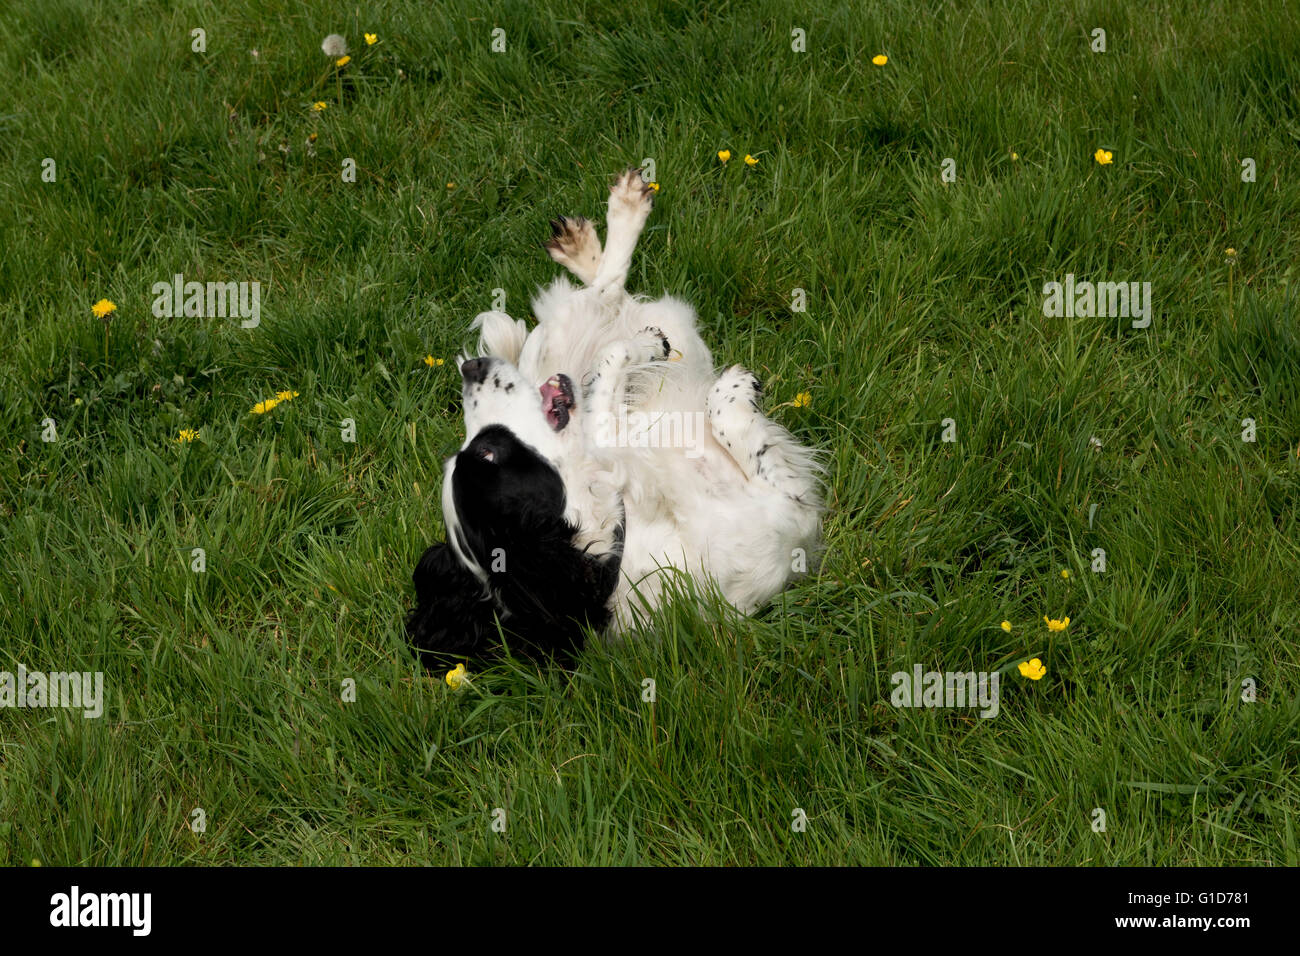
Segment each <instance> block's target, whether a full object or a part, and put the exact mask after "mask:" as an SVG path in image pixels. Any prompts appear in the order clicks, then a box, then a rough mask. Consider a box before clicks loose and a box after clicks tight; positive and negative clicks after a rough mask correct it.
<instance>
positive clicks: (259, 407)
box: [253, 398, 280, 415]
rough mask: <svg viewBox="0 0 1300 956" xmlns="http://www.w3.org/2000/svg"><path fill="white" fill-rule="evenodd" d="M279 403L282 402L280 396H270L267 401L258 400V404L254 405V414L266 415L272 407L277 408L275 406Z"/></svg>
mask: <svg viewBox="0 0 1300 956" xmlns="http://www.w3.org/2000/svg"><path fill="white" fill-rule="evenodd" d="M279 404H280V400H279V399H278V398H268V399H267V400H266V401H264V402H258V403H257V404H256V405H254V406H253V414H254V415H265V414H266V413H267V412H269V411H270V410H271V409H273V408H275V406H277V405H279Z"/></svg>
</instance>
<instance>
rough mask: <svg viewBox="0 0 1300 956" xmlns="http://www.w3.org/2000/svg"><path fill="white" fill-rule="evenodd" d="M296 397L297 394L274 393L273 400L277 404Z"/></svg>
mask: <svg viewBox="0 0 1300 956" xmlns="http://www.w3.org/2000/svg"><path fill="white" fill-rule="evenodd" d="M297 397H298V393H297V392H276V393H275V400H276V401H277V402H288V401H292V400H293V399H295V398H297Z"/></svg>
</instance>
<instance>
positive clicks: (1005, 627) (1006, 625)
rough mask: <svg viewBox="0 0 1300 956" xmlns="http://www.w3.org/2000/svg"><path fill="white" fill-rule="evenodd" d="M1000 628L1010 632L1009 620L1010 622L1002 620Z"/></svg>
mask: <svg viewBox="0 0 1300 956" xmlns="http://www.w3.org/2000/svg"><path fill="white" fill-rule="evenodd" d="M1002 630H1004V631H1007V632H1010V630H1011V622H1010V621H1003V622H1002Z"/></svg>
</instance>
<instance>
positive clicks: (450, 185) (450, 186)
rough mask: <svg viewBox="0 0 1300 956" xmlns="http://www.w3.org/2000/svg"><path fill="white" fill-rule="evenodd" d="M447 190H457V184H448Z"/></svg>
mask: <svg viewBox="0 0 1300 956" xmlns="http://www.w3.org/2000/svg"><path fill="white" fill-rule="evenodd" d="M447 188H448V189H455V188H456V184H455V183H448V184H447Z"/></svg>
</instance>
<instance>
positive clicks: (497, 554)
mask: <svg viewBox="0 0 1300 956" xmlns="http://www.w3.org/2000/svg"><path fill="white" fill-rule="evenodd" d="M652 205H653V191H652V190H651V188H650V187H649V186H647V185H646V183H645V182H644V181H643V180H642V178H641V175H640V172H639V171H638V170H636V169H630V170H628V171H627V172H625V173H624V174H623V175H622V176H620V177H619V178H618V179H617V181H616V182H615V183H614V185H613V187H612V188H611V190H610V195H609V206H608V212H607V216H606V236H605V244H604V247H603V248H602V247H601V243H600V239H599V237H598V235H597V233H596V229H595V227H594V226H593V225H592V223H591V222H590V221H588V220H587V219H585V218H582V217H574V218H567V217H562V218H560V219H557V220H555V221H553V222H552V224H551V225H552V232H553V235H552V238H551V240H550V241H549V242H547V243H546V245H545V248H546V250H547V252H548V253H549V254H550V256H551V258H552V259H554V260H555V261H556V262H557V263H559V264H560V265H562V266H564V267H565V268H566V269H568V271H569V272H571V273H573V275H574V276H575V277H576V278H578V279H579V280H580V281H581V283H582V285H581V286H575V285H574V284H573V283H572V282H570V281H569V280H568V279H566V278H565V277H563V276H561V277H560V278H559V279H557V280H556V281H555V282H554V283H553V284H551V285H550V286H549V287H547V288H545V289H543V290H541V291H540V292H539V293H538V295H537V297H536V298H535V299H534V300H533V310H534V314H535V315H536V317H537V325H536V327H534V328H533V329H532V330H531V331H530V330H529V328H528V326H527V325H526V324H525V323H524V321H523V320H521V319H512V318H511V317H510V316H509V315H506V314H505V313H503V312H484V313H481V314H480V315H478V316H477V317H476V318H475V319H474V321H473V323H472V325H471V326H470V329H471V331H477V332H478V333H479V345H478V356H477V357H472V358H471V357H468V356H465V355H462V356H460V358H459V359H458V363H459V367H460V373H461V377H462V380H463V384H462V397H463V403H464V416H465V442H464V444H463V445H462V447H461V449H460V451H459V453H457V454H456V455H455V456H454V457H453V458H451V459H449V460H448V461H447V463H446V467H445V469H444V473H443V482H442V512H443V524H444V527H445V529H446V541H445V542H443V543H438V544H435V545H433V546H432V547H430V548H429V549H428V550H427V551H425V552H424V555H423V556H422V557H421V558H420V561H419V563H418V565H417V566H416V568H415V572H414V574H413V576H412V578H413V581H414V583H415V590H416V597H417V603H416V606H415V609H414V610H413V611H412V612H411V614H410V616H409V618H408V620H407V632H408V636H409V638H410V640H411V643H412V644H413V645H414V646H415V648H416V649H417V651H418V652H419V653H420V655H421V656H422V658H423V659H424V661H425V663H426V664H427V665H428V666H429V667H430V668H433V667H436V666H445V665H451V664H454V663H455V662H458V661H484V660H489V659H491V658H493V657H495V656H496V655H497V654H498V653H499V651H500V649H501V645H502V641H503V640H504V644H505V645H506V646H508V647H509V648H510V650H511V651H512V652H520V653H523V654H525V655H528V656H531V657H535V658H551V659H554V660H559V661H562V662H571V661H572V660H573V656H574V655H575V654H576V653H577V651H578V650H580V649H581V647H582V646H583V642H584V636H585V635H586V634H587V633H588V632H593V633H595V634H599V635H603V636H604V637H606V638H610V639H618V638H619V637H621V636H623V635H626V634H627V633H628V632H629V631H631V630H632V629H634V628H635V627H637V626H638V622H640V621H644V620H645V619H646V618H647V616H648V615H649V614H650V613H651V612H653V611H654V610H655V608H656V607H658V606H659V605H660V604H661V603H663V602H664V601H665V600H667V599H668V598H669V597H670V596H671V595H672V594H676V593H681V590H680V589H679V588H676V587H674V586H673V585H672V583H671V582H672V581H673V579H674V578H675V577H677V576H678V575H686V576H689V578H690V579H691V582H692V583H694V584H697V585H701V586H704V587H706V588H707V587H713V586H716V588H717V589H718V590H719V591H720V593H721V595H722V596H723V597H724V598H725V599H726V601H727V602H728V603H729V604H731V605H732V606H733V607H735V608H736V609H737V610H738V611H740V612H741V613H744V614H750V613H753V612H754V611H755V610H757V609H758V608H760V607H762V606H763V605H764V604H766V603H767V602H768V601H769V600H771V598H772V597H773V596H775V595H776V594H777V593H779V592H780V591H781V590H783V589H784V588H785V587H787V585H789V584H790V582H791V581H792V580H793V579H794V578H796V577H797V576H798V575H799V574H800V573H802V572H805V571H807V570H808V569H809V568H810V567H815V563H816V560H817V556H818V553H819V545H820V540H821V521H822V511H823V505H822V492H821V488H822V483H821V481H822V475H823V473H824V471H825V469H824V467H823V466H822V464H821V462H820V458H819V455H818V454H817V453H816V452H814V451H812V450H811V449H808V448H805V447H803V446H801V445H800V444H799V443H798V442H797V441H796V440H795V439H794V437H793V436H792V435H791V434H790V432H788V431H787V430H786V429H785V428H784V427H782V426H781V425H779V424H777V423H776V422H773V421H771V420H770V419H768V418H766V417H765V416H764V415H763V413H762V412H761V411H760V409H759V397H760V393H761V389H760V385H759V382H758V380H757V379H756V378H755V377H754V376H753V375H752V374H751V373H750V372H748V371H746V370H745V369H744V368H742V367H741V366H739V365H733V366H731V367H730V368H728V369H726V370H725V371H724V372H723V373H722V374H721V375H717V374H716V373H715V372H714V367H713V357H712V355H711V354H710V352H709V349H708V347H707V346H706V345H705V344H704V341H703V340H702V339H701V338H700V334H699V332H698V331H697V329H696V317H695V312H694V310H693V309H692V308H691V307H690V306H689V305H688V304H686V303H685V302H683V301H681V300H680V299H676V298H673V297H672V296H667V295H665V296H663V297H662V298H659V299H655V300H653V301H649V300H648V299H647V298H646V297H634V296H632V295H629V294H628V292H627V291H626V290H625V288H624V286H625V284H626V281H627V275H628V269H629V267H630V265H631V262H632V253H633V250H634V249H635V248H636V244H637V240H638V239H639V238H640V235H641V232H642V230H643V229H644V227H645V224H646V220H647V218H648V217H649V215H650V211H651V207H652ZM692 593H700V592H699V591H694V592H692Z"/></svg>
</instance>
